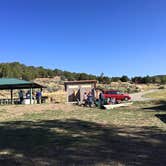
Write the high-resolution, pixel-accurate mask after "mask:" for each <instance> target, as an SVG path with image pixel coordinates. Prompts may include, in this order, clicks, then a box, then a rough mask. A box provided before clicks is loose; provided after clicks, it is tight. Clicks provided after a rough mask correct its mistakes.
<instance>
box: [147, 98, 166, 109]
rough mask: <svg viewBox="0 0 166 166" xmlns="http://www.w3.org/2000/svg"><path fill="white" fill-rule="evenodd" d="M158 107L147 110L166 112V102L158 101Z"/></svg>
mask: <svg viewBox="0 0 166 166" xmlns="http://www.w3.org/2000/svg"><path fill="white" fill-rule="evenodd" d="M155 104H156V106H152V107H146V108H144V109H145V110H148V111H162V112H163V111H165V112H166V101H162V100H161V101H156V103H155Z"/></svg>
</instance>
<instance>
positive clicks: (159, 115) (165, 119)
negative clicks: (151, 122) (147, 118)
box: [155, 114, 166, 123]
mask: <svg viewBox="0 0 166 166" xmlns="http://www.w3.org/2000/svg"><path fill="white" fill-rule="evenodd" d="M155 116H156V117H157V118H159V119H160V120H161V121H162V122H164V123H166V114H156V115H155Z"/></svg>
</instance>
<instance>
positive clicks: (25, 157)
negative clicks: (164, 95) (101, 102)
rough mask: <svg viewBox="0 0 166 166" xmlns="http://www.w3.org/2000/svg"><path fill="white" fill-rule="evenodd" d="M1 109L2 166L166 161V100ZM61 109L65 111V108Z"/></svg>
mask: <svg viewBox="0 0 166 166" xmlns="http://www.w3.org/2000/svg"><path fill="white" fill-rule="evenodd" d="M27 108H28V107H21V109H22V111H18V109H20V108H17V107H15V108H14V109H11V110H9V109H8V108H6V107H2V108H1V110H0V111H1V118H0V122H1V123H0V165H4V166H6V165H39V166H40V165H138V166H140V165H152V166H153V165H165V164H166V159H165V154H166V144H165V142H166V134H165V132H166V124H165V123H166V121H165V120H166V109H165V108H166V107H165V104H164V103H162V105H153V104H152V103H139V102H138V103H136V104H135V105H134V106H131V107H128V108H119V109H115V110H99V109H95V108H92V109H89V108H81V107H76V106H70V109H69V106H67V105H65V106H64V107H57V108H56V106H55V109H53V110H46V109H45V110H43V109H42V111H41V110H40V109H39V110H38V111H33V110H29V111H27V110H26V109H27ZM60 108H61V109H60Z"/></svg>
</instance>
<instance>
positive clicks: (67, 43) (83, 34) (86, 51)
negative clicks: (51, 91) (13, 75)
mask: <svg viewBox="0 0 166 166" xmlns="http://www.w3.org/2000/svg"><path fill="white" fill-rule="evenodd" d="M12 61H19V62H21V63H24V64H26V65H34V66H43V67H46V68H51V69H55V68H59V69H62V70H68V71H74V72H87V73H91V74H96V75H100V73H101V72H103V73H104V74H105V75H107V76H122V75H128V76H130V77H131V76H138V75H141V76H144V75H157V74H166V72H165V71H166V65H165V62H166V1H165V0H1V1H0V62H12Z"/></svg>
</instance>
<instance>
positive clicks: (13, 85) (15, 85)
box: [0, 78, 46, 104]
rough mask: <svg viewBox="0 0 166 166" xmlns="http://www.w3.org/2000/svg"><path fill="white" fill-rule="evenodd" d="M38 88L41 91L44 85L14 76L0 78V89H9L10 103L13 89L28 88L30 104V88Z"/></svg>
mask: <svg viewBox="0 0 166 166" xmlns="http://www.w3.org/2000/svg"><path fill="white" fill-rule="evenodd" d="M35 88H40V89H41V91H42V89H43V88H46V87H45V86H42V85H39V84H37V83H34V82H31V81H25V80H20V79H16V78H0V90H10V93H11V104H13V90H15V89H29V90H30V93H31V94H30V96H31V97H30V103H31V104H32V89H35Z"/></svg>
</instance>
